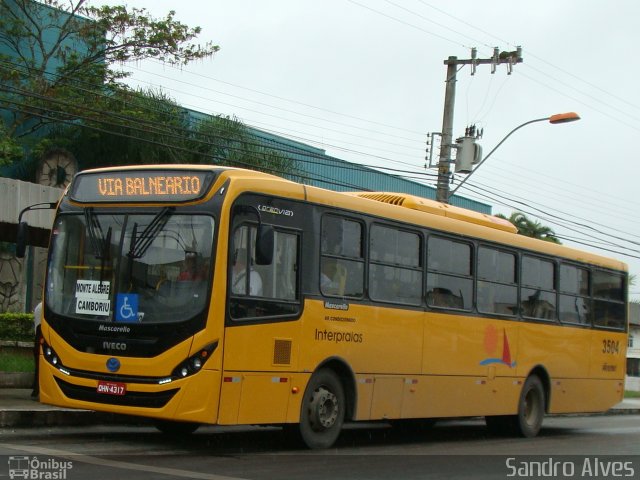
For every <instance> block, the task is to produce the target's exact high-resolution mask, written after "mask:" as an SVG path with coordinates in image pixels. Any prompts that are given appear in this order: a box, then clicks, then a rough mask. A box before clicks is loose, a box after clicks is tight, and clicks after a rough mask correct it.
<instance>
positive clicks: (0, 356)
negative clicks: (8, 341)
mask: <svg viewBox="0 0 640 480" xmlns="http://www.w3.org/2000/svg"><path fill="white" fill-rule="evenodd" d="M29 353H31V350H29ZM33 371H34V363H33V356H31V355H24V354H21V353H13V352H0V372H33Z"/></svg>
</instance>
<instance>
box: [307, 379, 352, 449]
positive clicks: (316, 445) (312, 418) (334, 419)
mask: <svg viewBox="0 0 640 480" xmlns="http://www.w3.org/2000/svg"><path fill="white" fill-rule="evenodd" d="M345 409H346V398H345V395H344V388H343V386H342V383H341V382H340V379H339V378H338V376H337V375H336V374H335V372H334V371H333V370H330V369H327V368H325V369H321V370H318V371H317V372H316V373H314V374H313V375H312V376H311V380H309V384H308V385H307V388H306V389H305V392H304V398H303V399H302V408H301V411H300V436H301V437H302V441H303V442H304V443H305V444H306V445H307V446H308V447H309V448H311V449H320V448H329V447H331V446H332V445H333V444H334V443H335V441H336V440H337V439H338V436H339V435H340V431H341V430H342V425H343V423H344V415H345Z"/></svg>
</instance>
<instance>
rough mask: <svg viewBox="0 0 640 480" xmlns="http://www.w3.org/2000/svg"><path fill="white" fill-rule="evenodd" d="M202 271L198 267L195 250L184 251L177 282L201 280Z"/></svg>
mask: <svg viewBox="0 0 640 480" xmlns="http://www.w3.org/2000/svg"><path fill="white" fill-rule="evenodd" d="M202 278H203V277H202V272H201V271H200V270H199V269H198V257H197V254H196V253H195V252H186V253H185V257H184V261H183V262H182V271H181V272H180V273H179V274H178V281H179V282H189V281H191V282H193V281H196V280H202Z"/></svg>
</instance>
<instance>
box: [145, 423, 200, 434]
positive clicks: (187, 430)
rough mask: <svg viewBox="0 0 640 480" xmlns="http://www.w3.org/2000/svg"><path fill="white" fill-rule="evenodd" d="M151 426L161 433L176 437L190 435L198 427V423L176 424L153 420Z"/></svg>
mask: <svg viewBox="0 0 640 480" xmlns="http://www.w3.org/2000/svg"><path fill="white" fill-rule="evenodd" d="M153 424H154V426H155V427H156V428H157V429H158V430H160V431H161V432H162V433H164V434H167V435H171V436H176V437H185V436H187V435H191V434H192V433H193V432H195V431H196V430H197V429H198V427H199V426H200V424H199V423H194V422H176V421H173V420H155V421H154V422H153Z"/></svg>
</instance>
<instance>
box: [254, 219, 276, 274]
mask: <svg viewBox="0 0 640 480" xmlns="http://www.w3.org/2000/svg"><path fill="white" fill-rule="evenodd" d="M274 236H275V232H274V230H273V227H272V226H271V225H263V224H259V225H258V232H257V233H256V265H271V263H272V262H273V244H274Z"/></svg>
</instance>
